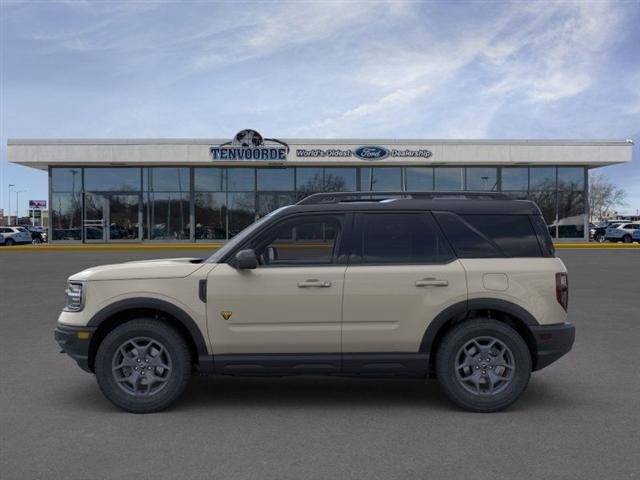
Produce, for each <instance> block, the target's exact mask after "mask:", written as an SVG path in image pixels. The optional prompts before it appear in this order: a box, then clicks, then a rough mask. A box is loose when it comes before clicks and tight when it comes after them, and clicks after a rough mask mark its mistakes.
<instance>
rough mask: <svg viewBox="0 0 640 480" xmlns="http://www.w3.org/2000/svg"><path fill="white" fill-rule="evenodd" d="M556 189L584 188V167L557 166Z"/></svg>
mask: <svg viewBox="0 0 640 480" xmlns="http://www.w3.org/2000/svg"><path fill="white" fill-rule="evenodd" d="M558 190H584V168H582V167H559V168H558Z"/></svg>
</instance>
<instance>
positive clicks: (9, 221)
mask: <svg viewBox="0 0 640 480" xmlns="http://www.w3.org/2000/svg"><path fill="white" fill-rule="evenodd" d="M11 187H15V185H14V184H13V183H10V184H9V211H8V213H7V225H11Z"/></svg>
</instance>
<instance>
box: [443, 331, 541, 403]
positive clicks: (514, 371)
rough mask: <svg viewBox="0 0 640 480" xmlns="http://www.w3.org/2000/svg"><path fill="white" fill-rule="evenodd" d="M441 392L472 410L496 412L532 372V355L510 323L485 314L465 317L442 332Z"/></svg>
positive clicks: (512, 399)
mask: <svg viewBox="0 0 640 480" xmlns="http://www.w3.org/2000/svg"><path fill="white" fill-rule="evenodd" d="M436 374H437V377H438V381H439V382H440V385H441V386H442V388H443V390H444V393H445V394H446V395H447V397H448V398H449V400H451V401H452V402H453V403H455V404H456V405H457V406H459V407H461V408H463V409H465V410H469V411H472V412H495V411H498V410H503V409H505V408H507V407H508V406H509V405H511V404H512V403H513V402H515V401H516V400H517V399H518V398H519V397H520V395H522V393H523V392H524V391H525V389H526V388H527V385H528V384H529V378H530V376H531V354H530V353H529V348H528V347H527V344H526V343H525V341H524V340H523V339H522V337H521V336H520V335H519V334H518V332H516V331H515V330H514V329H513V328H511V327H509V326H508V325H506V324H504V323H502V322H499V321H497V320H493V319H488V318H478V319H471V320H467V321H465V322H463V323H460V324H458V325H456V326H454V327H453V328H452V329H451V330H450V331H449V332H448V333H447V334H446V336H445V337H444V339H443V340H442V343H441V344H440V347H439V348H438V351H437V355H436Z"/></svg>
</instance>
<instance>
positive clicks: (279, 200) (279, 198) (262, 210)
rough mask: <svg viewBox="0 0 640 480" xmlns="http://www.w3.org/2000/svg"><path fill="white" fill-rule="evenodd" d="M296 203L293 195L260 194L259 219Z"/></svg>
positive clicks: (280, 193) (279, 193)
mask: <svg viewBox="0 0 640 480" xmlns="http://www.w3.org/2000/svg"><path fill="white" fill-rule="evenodd" d="M293 203H295V198H294V194H293V193H287V192H270V193H259V194H258V217H264V216H265V215H266V214H268V213H269V212H273V211H274V210H276V209H278V208H280V207H284V206H285V205H291V204H293Z"/></svg>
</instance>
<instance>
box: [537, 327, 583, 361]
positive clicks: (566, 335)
mask: <svg viewBox="0 0 640 480" xmlns="http://www.w3.org/2000/svg"><path fill="white" fill-rule="evenodd" d="M529 328H530V329H531V333H532V334H533V338H534V340H535V343H536V352H537V355H536V361H535V365H534V368H533V370H534V371H535V370H540V369H541V368H544V367H546V366H547V365H549V364H551V363H553V362H555V361H556V360H558V359H559V358H560V357H562V356H563V355H564V354H566V353H568V352H569V351H570V350H571V347H573V341H574V340H575V338H576V327H574V326H573V324H571V323H569V322H567V323H559V324H555V325H535V326H530V327H529Z"/></svg>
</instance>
